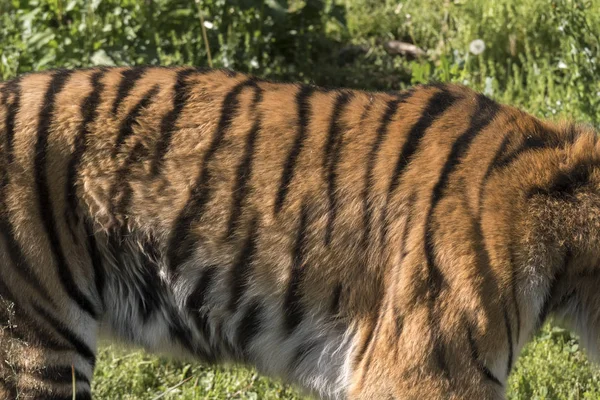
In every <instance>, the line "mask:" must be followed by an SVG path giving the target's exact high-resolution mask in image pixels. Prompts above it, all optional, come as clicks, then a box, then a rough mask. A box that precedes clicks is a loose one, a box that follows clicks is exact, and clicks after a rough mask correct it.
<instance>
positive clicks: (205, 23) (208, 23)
mask: <svg viewBox="0 0 600 400" xmlns="http://www.w3.org/2000/svg"><path fill="white" fill-rule="evenodd" d="M204 27H205V28H206V29H212V28H213V27H214V25H213V23H212V22H210V21H204Z"/></svg>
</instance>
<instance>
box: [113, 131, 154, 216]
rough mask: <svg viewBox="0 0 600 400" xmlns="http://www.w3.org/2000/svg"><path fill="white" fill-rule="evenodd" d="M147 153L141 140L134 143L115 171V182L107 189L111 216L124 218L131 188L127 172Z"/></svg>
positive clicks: (131, 194) (131, 193)
mask: <svg viewBox="0 0 600 400" xmlns="http://www.w3.org/2000/svg"><path fill="white" fill-rule="evenodd" d="M147 155H148V150H147V149H146V148H145V147H144V145H143V144H142V143H141V142H138V143H136V144H135V146H134V147H133V149H132V150H131V152H130V153H129V154H128V155H127V158H126V159H125V161H124V162H123V165H122V166H121V167H120V168H119V169H118V170H117V171H116V173H115V183H114V184H113V186H112V187H111V189H110V191H109V196H110V197H109V199H110V201H111V214H112V215H113V216H118V217H123V218H125V216H126V214H127V209H128V208H129V204H130V203H131V197H132V196H133V189H132V187H131V183H130V179H129V173H130V172H131V167H132V166H133V165H134V164H136V163H139V162H140V161H141V160H142V159H143V158H144V157H145V156H147Z"/></svg>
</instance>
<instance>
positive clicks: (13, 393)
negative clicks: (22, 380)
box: [0, 378, 19, 399]
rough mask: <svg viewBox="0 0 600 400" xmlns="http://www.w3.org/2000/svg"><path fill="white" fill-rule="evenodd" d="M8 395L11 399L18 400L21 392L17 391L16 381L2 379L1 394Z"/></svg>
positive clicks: (0, 383) (0, 384)
mask: <svg viewBox="0 0 600 400" xmlns="http://www.w3.org/2000/svg"><path fill="white" fill-rule="evenodd" d="M3 392H4V393H8V396H9V397H8V398H9V399H18V398H19V391H18V390H17V384H16V382H15V379H4V378H3V379H1V380H0V393H3Z"/></svg>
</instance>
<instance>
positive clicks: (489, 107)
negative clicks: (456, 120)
mask: <svg viewBox="0 0 600 400" xmlns="http://www.w3.org/2000/svg"><path fill="white" fill-rule="evenodd" d="M498 110H499V106H498V104H496V103H495V102H493V101H492V100H490V99H488V98H487V97H484V96H483V95H479V96H478V97H477V107H476V109H475V111H474V113H473V116H472V117H471V121H470V124H469V128H467V130H466V131H465V132H464V133H463V134H462V135H460V136H459V137H458V138H457V139H456V140H455V141H454V143H453V145H452V149H451V150H450V154H449V155H448V159H447V160H446V163H445V164H444V167H443V168H442V171H441V173H440V177H439V178H438V181H437V182H436V184H435V186H434V187H433V190H432V194H431V203H430V208H429V212H428V214H427V219H426V224H425V241H424V245H425V254H426V258H427V267H428V270H429V272H430V275H429V276H430V278H431V279H432V284H433V285H434V286H433V293H434V294H433V297H436V296H437V294H436V292H438V291H439V288H440V284H441V280H442V279H443V278H442V277H441V272H440V271H439V268H438V267H437V264H436V261H435V259H434V249H433V240H434V239H433V228H432V225H433V214H434V212H435V208H436V207H437V205H438V203H439V202H440V200H441V199H442V196H443V195H444V191H445V190H446V186H447V185H448V181H449V179H450V175H451V174H452V172H454V170H455V168H456V167H457V166H458V165H459V163H460V162H461V161H462V159H463V157H464V155H465V153H466V152H467V151H468V149H469V148H470V145H471V143H472V141H473V139H475V137H476V136H477V134H478V133H479V132H481V131H482V130H483V129H484V128H485V127H486V126H487V125H488V124H489V123H490V122H491V121H492V120H493V119H494V117H495V116H496V113H497V112H498Z"/></svg>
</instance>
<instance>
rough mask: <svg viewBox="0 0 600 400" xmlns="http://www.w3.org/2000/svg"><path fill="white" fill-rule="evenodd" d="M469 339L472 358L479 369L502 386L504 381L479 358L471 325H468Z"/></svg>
mask: <svg viewBox="0 0 600 400" xmlns="http://www.w3.org/2000/svg"><path fill="white" fill-rule="evenodd" d="M467 340H468V342H469V348H470V350H471V359H472V361H473V363H474V364H475V365H476V366H477V369H479V371H481V373H482V374H483V375H484V376H485V377H486V378H487V379H488V380H490V381H492V382H494V383H495V384H497V385H499V386H502V382H500V380H499V379H498V378H496V377H495V376H494V374H493V373H492V371H490V370H489V369H488V367H486V366H485V365H484V364H483V362H482V361H481V359H480V358H479V350H478V349H477V343H475V339H474V338H473V332H471V327H470V326H467Z"/></svg>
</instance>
